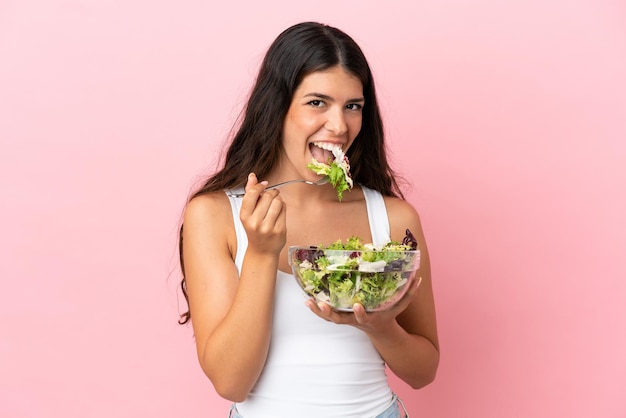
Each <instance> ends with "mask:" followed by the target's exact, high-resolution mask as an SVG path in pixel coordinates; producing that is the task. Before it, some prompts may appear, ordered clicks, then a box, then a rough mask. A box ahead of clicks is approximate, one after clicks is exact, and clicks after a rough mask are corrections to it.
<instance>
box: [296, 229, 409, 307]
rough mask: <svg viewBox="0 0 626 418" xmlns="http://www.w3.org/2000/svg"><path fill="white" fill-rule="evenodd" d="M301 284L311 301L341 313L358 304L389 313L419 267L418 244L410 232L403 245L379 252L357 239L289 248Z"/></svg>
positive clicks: (381, 248)
mask: <svg viewBox="0 0 626 418" xmlns="http://www.w3.org/2000/svg"><path fill="white" fill-rule="evenodd" d="M289 263H290V265H291V267H292V270H293V274H294V277H295V278H296V281H297V282H298V284H299V285H300V287H301V288H302V290H303V291H304V293H305V294H306V295H308V296H309V297H313V298H314V299H315V300H316V301H323V302H326V303H328V304H329V305H330V306H331V307H332V308H333V309H335V310H338V311H346V312H351V311H352V310H353V306H354V304H355V303H359V304H361V305H363V307H364V308H365V310H366V311H368V312H374V311H380V310H385V309H388V308H390V307H391V306H393V305H394V304H395V303H396V302H397V301H398V300H400V299H401V298H402V297H403V296H404V294H405V293H406V291H407V290H408V289H409V287H410V285H411V283H413V281H414V280H415V272H416V271H417V270H418V269H419V265H420V251H419V250H418V249H417V241H416V240H415V238H414V237H413V235H412V234H411V232H410V231H409V230H407V236H406V237H405V239H404V240H403V241H402V242H394V241H390V242H387V243H386V244H384V245H381V246H379V247H376V246H374V245H372V244H363V242H362V240H361V239H360V238H358V237H353V238H350V239H348V240H347V241H346V242H342V241H337V242H334V243H332V244H330V245H326V246H325V245H319V246H292V247H289Z"/></svg>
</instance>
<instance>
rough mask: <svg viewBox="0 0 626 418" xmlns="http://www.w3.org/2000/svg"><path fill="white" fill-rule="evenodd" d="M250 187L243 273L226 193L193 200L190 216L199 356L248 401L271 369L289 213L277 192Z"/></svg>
mask: <svg viewBox="0 0 626 418" xmlns="http://www.w3.org/2000/svg"><path fill="white" fill-rule="evenodd" d="M263 189H264V185H262V184H257V183H256V178H253V179H252V180H251V181H249V182H248V186H247V187H246V197H245V198H244V201H243V203H242V209H241V220H242V222H243V224H244V228H245V229H246V233H247V235H248V249H247V251H246V254H245V257H244V261H243V265H242V269H241V275H239V274H238V272H237V267H236V266H235V264H234V261H233V260H234V254H235V253H236V236H235V233H234V226H233V218H232V212H231V208H230V203H229V201H228V199H227V197H226V196H225V195H224V194H223V193H215V194H210V195H204V196H199V197H196V198H194V199H193V200H192V201H191V202H189V204H188V206H187V209H186V211H185V217H184V228H183V255H184V267H185V273H186V281H187V291H188V294H189V306H190V312H191V322H192V325H193V330H194V334H195V339H196V348H197V352H198V359H199V361H200V365H201V367H202V370H203V371H204V373H205V374H206V375H207V376H208V378H209V379H210V380H211V382H212V383H213V385H214V386H215V389H216V391H217V392H218V394H219V395H220V396H222V397H224V398H226V399H229V400H232V401H236V402H237V401H242V400H244V399H245V398H246V396H247V394H248V392H249V391H250V389H251V388H252V387H253V385H254V384H255V382H256V380H257V379H258V377H259V375H260V373H261V370H262V369H263V366H264V364H265V360H266V357H267V351H268V347H269V341H270V332H271V323H272V314H273V306H274V288H275V282H276V271H277V266H278V256H279V253H280V250H281V248H282V247H283V246H284V244H285V210H284V205H283V204H282V200H281V199H280V197H279V195H278V192H276V191H268V192H263Z"/></svg>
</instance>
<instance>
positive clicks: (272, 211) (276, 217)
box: [263, 190, 286, 226]
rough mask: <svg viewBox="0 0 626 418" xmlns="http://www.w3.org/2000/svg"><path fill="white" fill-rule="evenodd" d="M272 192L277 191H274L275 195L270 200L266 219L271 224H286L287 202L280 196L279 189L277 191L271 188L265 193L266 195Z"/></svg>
mask: <svg viewBox="0 0 626 418" xmlns="http://www.w3.org/2000/svg"><path fill="white" fill-rule="evenodd" d="M270 192H275V193H272V195H273V197H272V199H271V200H270V201H269V204H268V206H267V210H266V212H265V217H264V221H265V222H267V223H269V224H271V225H278V226H284V225H285V224H286V216H285V213H286V208H285V202H284V201H283V199H282V198H281V197H280V194H279V192H278V190H276V191H273V190H270V191H268V192H266V193H264V195H265V194H269V193H270ZM263 199H265V197H263Z"/></svg>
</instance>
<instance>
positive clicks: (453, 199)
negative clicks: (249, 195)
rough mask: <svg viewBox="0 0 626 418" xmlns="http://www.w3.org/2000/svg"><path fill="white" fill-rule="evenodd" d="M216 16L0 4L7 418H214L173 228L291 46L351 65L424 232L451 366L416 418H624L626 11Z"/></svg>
mask: <svg viewBox="0 0 626 418" xmlns="http://www.w3.org/2000/svg"><path fill="white" fill-rule="evenodd" d="M212 3H213V2H200V1H186V2H168V1H147V0H137V1H132V2H128V1H120V0H116V1H108V2H93V1H92V2H89V1H80V0H75V1H71V0H67V1H60V0H56V1H36V0H20V1H11V0H4V1H2V2H0V57H1V58H0V60H1V64H0V184H1V195H0V199H1V202H2V203H1V206H0V226H1V230H0V246H1V247H0V257H1V265H0V274H1V283H2V286H1V288H0V415H1V416H3V417H8V418H30V417H54V418H56V417H94V418H98V417H103V418H104V417H111V416H114V417H137V416H140V417H147V416H152V417H175V416H186V417H189V418H191V417H223V416H225V412H226V408H227V405H228V403H227V402H226V401H224V400H221V399H220V398H218V397H217V396H216V395H215V394H214V393H213V390H212V387H211V385H210V382H209V381H208V380H207V379H206V378H205V377H204V376H203V375H202V373H201V371H200V369H199V367H198V365H197V362H196V358H195V352H194V346H193V340H192V333H191V328H190V327H180V326H178V325H177V324H176V319H177V314H178V312H179V309H181V308H179V306H178V305H177V303H178V300H177V290H176V286H177V284H178V280H179V276H178V270H177V264H176V253H175V251H176V248H175V235H176V228H177V223H178V218H179V215H180V212H181V208H182V203H183V201H184V199H185V198H186V195H187V192H188V190H189V188H190V187H191V186H192V185H193V183H194V182H195V181H196V180H197V178H198V176H199V175H201V174H203V173H205V172H206V171H207V170H208V169H210V167H211V162H212V161H213V159H214V157H215V155H216V153H217V152H218V149H219V146H220V144H221V142H222V139H223V138H224V137H225V135H226V133H227V131H228V129H229V128H230V125H231V122H232V120H233V118H234V116H235V115H236V113H237V111H238V109H239V106H240V105H241V104H242V102H243V101H244V99H245V95H246V93H247V89H248V87H249V86H250V82H251V78H252V76H253V75H254V73H255V71H256V68H257V65H258V63H259V60H260V58H261V56H262V54H263V53H264V51H265V48H266V47H267V46H268V45H269V43H270V42H271V40H272V39H273V38H274V37H275V36H276V35H277V34H278V33H279V32H280V31H281V30H282V29H284V28H285V27H286V26H288V25H290V24H292V23H295V22H297V21H301V20H321V21H324V22H327V23H330V24H333V25H337V26H339V27H341V28H343V29H345V30H346V31H348V32H349V33H350V34H352V35H353V36H354V37H355V38H356V39H357V41H359V42H360V44H361V46H362V47H363V49H364V51H365V52H366V54H367V56H368V57H369V59H370V62H371V65H372V67H373V69H374V73H375V76H376V77H377V83H378V87H379V89H380V90H379V91H380V97H381V105H382V107H383V109H384V113H385V115H386V120H387V129H388V133H389V138H390V144H391V147H392V156H393V158H394V162H395V164H396V166H397V168H399V169H400V170H401V171H402V172H403V173H404V174H405V176H406V177H407V178H408V179H409V180H410V181H411V182H412V184H413V188H412V189H411V190H410V191H409V193H408V197H409V199H410V200H411V201H412V202H413V203H414V204H415V205H416V207H417V208H418V209H419V211H420V212H421V214H422V217H423V222H424V227H425V230H426V233H427V238H428V240H429V243H430V250H431V254H432V255H431V256H432V263H433V272H434V286H435V292H436V298H437V308H438V320H439V328H440V334H441V346H442V361H441V367H440V373H439V375H438V378H437V380H436V382H435V383H433V384H432V385H431V386H429V387H427V388H425V389H423V390H420V391H411V390H408V389H407V388H406V387H404V386H403V385H402V384H400V383H399V382H398V381H396V380H395V379H394V380H393V381H392V383H393V385H394V387H395V388H396V390H397V391H398V392H399V393H400V394H401V395H402V396H403V397H404V399H405V400H406V403H407V404H408V406H409V408H410V410H411V411H412V412H413V413H414V414H415V416H425V417H426V416H428V417H446V418H447V417H459V418H474V417H476V418H478V417H480V418H500V417H591V416H593V417H612V418H617V417H624V416H626V401H624V397H623V392H624V387H626V361H625V360H624V354H625V353H626V332H625V331H626V326H625V319H626V308H625V307H624V306H625V305H626V304H625V303H624V299H625V296H626V285H625V284H624V279H625V278H626V268H625V267H624V263H623V259H624V256H623V254H624V252H625V251H626V244H625V242H626V240H625V239H624V231H625V230H626V228H625V226H626V224H625V221H624V214H625V213H626V201H625V200H626V197H625V196H626V193H625V190H626V170H625V168H624V166H625V164H624V162H625V161H626V145H625V144H626V122H625V121H626V83H625V81H624V80H625V79H624V74H626V17H625V16H626V13H625V12H626V8H625V7H624V3H623V2H621V1H609V0H603V1H600V0H593V1H592V0H588V1H581V0H574V1H565V0H547V1H536V0H530V1H508V2H501V1H496V0H482V1H462V0H456V1H455V0H437V1H406V2H400V1H387V2H383V3H380V2H371V5H370V4H365V3H363V2H361V3H358V4H355V3H354V2H334V1H333V2H330V1H320V2H314V3H310V2H309V3H307V2H304V3H297V5H296V4H295V3H293V2H291V1H266V2H264V3H263V5H260V4H256V3H254V2H250V4H249V5H246V7H242V5H240V4H237V2H230V3H229V2H226V3H223V4H220V6H219V8H217V6H213V5H212ZM260 16H266V17H265V18H262V19H261V18H260Z"/></svg>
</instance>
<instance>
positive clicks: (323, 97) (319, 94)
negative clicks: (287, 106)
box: [304, 93, 365, 103]
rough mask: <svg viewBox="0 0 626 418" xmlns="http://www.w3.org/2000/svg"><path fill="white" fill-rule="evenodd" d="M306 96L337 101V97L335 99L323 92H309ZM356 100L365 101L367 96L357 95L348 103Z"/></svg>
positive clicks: (348, 101)
mask: <svg viewBox="0 0 626 418" xmlns="http://www.w3.org/2000/svg"><path fill="white" fill-rule="evenodd" d="M304 97H317V98H320V99H323V100H328V101H335V99H333V98H332V97H330V96H328V95H326V94H322V93H307V94H305V95H304ZM354 102H365V98H364V97H357V98H354V99H349V100H347V103H354Z"/></svg>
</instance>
